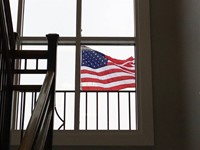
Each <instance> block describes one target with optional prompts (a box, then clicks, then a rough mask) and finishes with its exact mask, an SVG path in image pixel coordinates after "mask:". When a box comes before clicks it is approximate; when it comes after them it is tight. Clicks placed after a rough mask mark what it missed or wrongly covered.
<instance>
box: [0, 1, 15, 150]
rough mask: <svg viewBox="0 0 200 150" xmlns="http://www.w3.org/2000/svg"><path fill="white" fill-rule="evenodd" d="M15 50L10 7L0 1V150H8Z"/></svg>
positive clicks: (7, 2) (6, 2) (5, 2)
mask: <svg viewBox="0 0 200 150" xmlns="http://www.w3.org/2000/svg"><path fill="white" fill-rule="evenodd" d="M14 48H15V34H14V33H13V27H12V20H11V13H10V5H9V1H8V0H0V149H1V150H8V149H9V143H10V124H11V107H12V83H13V75H12V69H13V62H12V59H11V58H10V55H9V53H10V51H12V50H14Z"/></svg>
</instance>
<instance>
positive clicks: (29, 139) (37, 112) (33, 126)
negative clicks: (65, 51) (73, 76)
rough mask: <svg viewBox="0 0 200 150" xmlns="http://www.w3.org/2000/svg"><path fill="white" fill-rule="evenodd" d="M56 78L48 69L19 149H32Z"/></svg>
mask: <svg viewBox="0 0 200 150" xmlns="http://www.w3.org/2000/svg"><path fill="white" fill-rule="evenodd" d="M53 80H54V72H53V71H48V72H47V75H46V77H45V80H44V83H43V85H42V87H41V91H40V94H39V97H38V101H37V103H36V106H35V109H34V111H33V114H32V116H31V119H30V121H29V123H28V127H27V129H26V131H25V135H24V137H23V140H22V143H21V145H20V147H19V150H31V149H32V146H33V144H34V141H35V137H36V135H37V132H38V130H39V125H40V123H41V121H42V119H43V113H45V110H46V105H47V103H48V97H49V92H50V89H51V84H52V83H53Z"/></svg>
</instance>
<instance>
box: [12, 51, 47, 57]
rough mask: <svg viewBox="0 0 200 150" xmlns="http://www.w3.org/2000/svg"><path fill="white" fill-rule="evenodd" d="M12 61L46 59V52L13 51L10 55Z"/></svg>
mask: <svg viewBox="0 0 200 150" xmlns="http://www.w3.org/2000/svg"><path fill="white" fill-rule="evenodd" d="M11 56H12V58H14V59H47V56H48V55H47V51H44V50H40V51H38V50H37V51H36V50H15V51H12V53H11Z"/></svg>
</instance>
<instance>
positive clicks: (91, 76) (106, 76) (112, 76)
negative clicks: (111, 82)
mask: <svg viewBox="0 0 200 150" xmlns="http://www.w3.org/2000/svg"><path fill="white" fill-rule="evenodd" d="M122 76H130V77H134V76H135V74H130V73H125V72H115V73H109V74H107V75H104V76H98V75H93V74H89V73H82V74H81V78H94V79H101V80H106V79H110V78H115V77H122Z"/></svg>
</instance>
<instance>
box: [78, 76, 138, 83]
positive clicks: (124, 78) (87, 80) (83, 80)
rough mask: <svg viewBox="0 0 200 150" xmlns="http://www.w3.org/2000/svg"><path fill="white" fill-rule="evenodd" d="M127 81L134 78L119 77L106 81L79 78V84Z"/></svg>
mask: <svg viewBox="0 0 200 150" xmlns="http://www.w3.org/2000/svg"><path fill="white" fill-rule="evenodd" d="M129 79H135V77H131V76H121V77H114V78H110V79H106V80H101V79H96V78H81V82H97V83H103V84H107V83H111V82H116V81H123V80H129Z"/></svg>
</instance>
